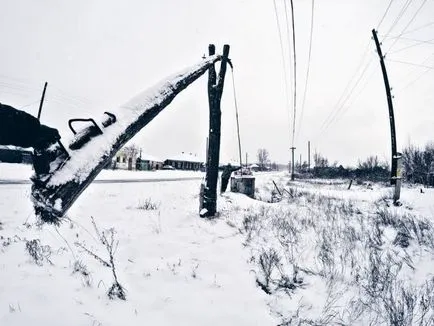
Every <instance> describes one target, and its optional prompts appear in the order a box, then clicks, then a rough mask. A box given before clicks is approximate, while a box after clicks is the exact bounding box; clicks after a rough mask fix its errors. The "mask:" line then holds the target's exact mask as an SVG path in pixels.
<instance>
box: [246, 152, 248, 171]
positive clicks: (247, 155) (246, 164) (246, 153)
mask: <svg viewBox="0 0 434 326" xmlns="http://www.w3.org/2000/svg"><path fill="white" fill-rule="evenodd" d="M247 157H248V155H247V152H246V168H247Z"/></svg>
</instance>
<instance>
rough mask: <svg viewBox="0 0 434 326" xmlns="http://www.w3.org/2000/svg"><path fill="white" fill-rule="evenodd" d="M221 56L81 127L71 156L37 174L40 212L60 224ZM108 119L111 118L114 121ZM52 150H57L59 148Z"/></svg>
mask: <svg viewBox="0 0 434 326" xmlns="http://www.w3.org/2000/svg"><path fill="white" fill-rule="evenodd" d="M221 58H222V57H221V56H220V55H213V56H210V57H207V58H205V59H204V60H202V61H201V62H200V63H198V64H197V65H195V66H193V67H190V68H188V69H186V70H184V71H182V72H180V73H178V74H176V75H174V76H171V77H168V78H166V79H165V80H163V81H162V82H161V83H159V84H157V85H156V86H154V87H152V88H150V89H148V90H147V91H145V92H143V93H142V94H139V95H138V96H136V97H135V98H133V99H132V100H131V101H129V102H128V103H126V104H125V105H123V106H120V107H118V108H117V109H114V110H111V111H110V113H109V117H107V115H104V116H103V118H102V119H101V121H100V122H99V123H98V124H97V123H96V122H95V121H93V122H94V124H93V125H91V126H88V127H86V128H83V129H81V130H77V131H76V132H75V134H76V135H75V138H74V139H73V141H72V142H71V143H70V145H69V149H70V153H69V154H70V156H69V157H68V158H67V159H66V160H63V161H62V160H59V159H56V160H55V161H53V162H52V163H51V165H50V166H51V169H50V173H49V174H44V175H38V174H36V175H35V176H33V177H32V181H33V186H32V199H33V204H34V207H35V212H36V214H37V215H39V216H40V217H41V218H42V220H44V221H46V222H52V223H58V222H59V221H60V220H59V218H61V217H62V216H63V215H64V214H65V213H66V211H67V210H68V209H69V208H70V207H71V205H72V204H73V203H74V201H75V200H76V199H77V198H78V196H79V195H80V194H81V193H82V192H83V191H84V190H85V189H86V188H87V186H88V185H89V184H90V183H91V182H92V181H93V180H94V179H95V177H96V176H97V175H98V174H99V172H101V170H102V169H103V168H104V167H105V166H106V165H107V163H108V162H110V161H111V159H112V158H113V157H114V156H115V155H116V153H117V152H118V151H119V150H120V149H121V148H122V147H123V146H124V145H125V144H126V143H127V142H128V141H129V140H130V139H131V138H132V137H134V135H136V134H137V133H138V132H139V131H140V130H141V129H142V128H144V127H145V126H146V125H147V124H148V123H149V122H151V121H152V120H153V119H154V118H155V117H156V116H157V115H158V114H159V113H160V112H161V111H162V110H163V109H164V108H165V107H167V106H168V105H169V104H170V103H171V102H172V100H173V99H174V98H175V97H176V95H178V94H179V93H180V92H181V91H182V90H184V89H185V88H187V87H188V86H189V85H190V84H191V83H193V82H194V81H195V80H197V79H198V78H199V77H200V76H202V75H203V74H204V73H205V72H206V71H207V70H208V69H209V68H210V67H213V66H214V63H215V62H217V61H219V60H221ZM113 117H115V118H114V119H113ZM107 119H112V120H111V123H110V124H108V123H107ZM88 120H89V119H88ZM95 129H98V132H95ZM77 144H78V145H77ZM56 146H59V145H56ZM50 150H51V151H52V152H53V153H55V152H56V148H50Z"/></svg>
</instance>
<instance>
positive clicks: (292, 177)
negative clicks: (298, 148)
mask: <svg viewBox="0 0 434 326" xmlns="http://www.w3.org/2000/svg"><path fill="white" fill-rule="evenodd" d="M294 150H295V147H291V151H292V162H291V165H292V167H291V180H292V181H294V165H295V162H294Z"/></svg>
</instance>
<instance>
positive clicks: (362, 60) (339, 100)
mask: <svg viewBox="0 0 434 326" xmlns="http://www.w3.org/2000/svg"><path fill="white" fill-rule="evenodd" d="M370 42H371V41H370V40H369V41H368V43H367V44H366V47H365V51H364V52H363V55H362V56H361V58H360V62H359V64H358V65H357V68H356V69H355V71H354V73H353V75H352V76H351V78H350V81H349V82H348V83H347V85H346V86H345V89H344V91H343V92H342V94H341V96H340V97H339V99H338V101H337V102H336V104H335V105H334V106H333V109H332V111H331V112H330V113H329V115H328V116H327V117H326V119H325V120H324V121H323V123H322V125H321V127H320V129H323V128H324V126H325V125H326V124H327V123H328V122H329V120H330V119H331V117H332V116H333V115H334V114H335V111H337V110H338V109H339V107H340V103H341V101H342V99H343V98H344V96H345V94H346V93H347V92H348V90H349V89H350V87H351V84H352V83H353V81H354V80H355V78H356V77H357V74H358V72H359V70H360V69H361V68H362V66H363V63H364V62H365V58H366V55H367V54H368V52H369V45H370Z"/></svg>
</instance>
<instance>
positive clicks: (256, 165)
mask: <svg viewBox="0 0 434 326" xmlns="http://www.w3.org/2000/svg"><path fill="white" fill-rule="evenodd" d="M249 168H259V165H258V164H250V165H249Z"/></svg>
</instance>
